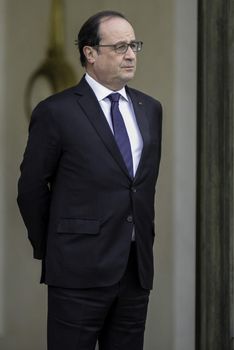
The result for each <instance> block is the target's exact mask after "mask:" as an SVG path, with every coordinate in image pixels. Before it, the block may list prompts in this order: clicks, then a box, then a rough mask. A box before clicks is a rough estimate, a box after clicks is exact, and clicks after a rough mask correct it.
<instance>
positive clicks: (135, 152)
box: [85, 73, 143, 175]
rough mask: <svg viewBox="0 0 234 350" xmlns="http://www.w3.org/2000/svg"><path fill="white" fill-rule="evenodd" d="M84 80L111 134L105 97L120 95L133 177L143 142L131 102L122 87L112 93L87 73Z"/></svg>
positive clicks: (108, 102) (107, 103) (109, 112)
mask: <svg viewBox="0 0 234 350" xmlns="http://www.w3.org/2000/svg"><path fill="white" fill-rule="evenodd" d="M85 79H86V81H87V83H88V84H89V85H90V87H91V88H92V90H93V92H94V93H95V95H96V97H97V100H98V102H99V103H100V106H101V108H102V110H103V113H104V115H105V117H106V120H107V122H108V124H109V126H110V128H111V131H112V132H113V126H112V120H111V102H110V100H109V98H108V97H107V96H108V95H110V94H112V93H114V92H118V93H119V94H120V95H121V96H120V99H119V109H120V112H121V114H122V117H123V120H124V123H125V126H126V129H127V133H128V137H129V141H130V145H131V151H132V161H133V175H135V174H136V170H137V167H138V164H139V161H140V157H141V152H142V148H143V141H142V137H141V133H140V130H139V128H138V125H137V121H136V116H135V113H134V110H133V105H132V101H131V100H130V98H129V97H128V95H127V93H126V90H125V87H123V88H122V89H121V90H119V91H112V90H110V89H108V88H106V87H105V86H103V85H101V84H100V83H98V82H97V81H96V80H94V79H93V78H92V77H91V76H90V75H89V74H88V73H86V75H85Z"/></svg>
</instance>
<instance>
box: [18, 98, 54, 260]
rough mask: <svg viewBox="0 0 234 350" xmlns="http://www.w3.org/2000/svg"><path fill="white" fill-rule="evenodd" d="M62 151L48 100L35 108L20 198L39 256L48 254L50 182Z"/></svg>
mask: <svg viewBox="0 0 234 350" xmlns="http://www.w3.org/2000/svg"><path fill="white" fill-rule="evenodd" d="M60 155H61V140H60V135H59V130H58V126H57V125H56V122H55V119H54V118H53V113H52V111H51V110H50V109H49V108H48V106H47V104H46V103H43V102H42V103H40V104H39V105H38V106H37V107H36V109H35V110H34V112H33V114H32V118H31V122H30V125H29V137H28V142H27V146H26V149H25V153H24V157H23V161H22V164H21V166H20V170H21V175H20V178H19V181H18V197H17V202H18V206H19V209H20V212H21V215H22V217H23V220H24V223H25V226H26V227H27V230H28V238H29V240H30V242H31V244H32V247H33V256H34V258H35V259H42V258H43V256H44V254H45V245H46V236H47V228H48V217H49V207H50V182H51V180H52V178H53V176H55V173H56V168H57V166H58V162H59V158H60Z"/></svg>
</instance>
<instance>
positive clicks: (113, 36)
mask: <svg viewBox="0 0 234 350" xmlns="http://www.w3.org/2000/svg"><path fill="white" fill-rule="evenodd" d="M99 35H100V38H101V40H102V41H104V40H105V41H106V40H112V42H118V41H130V40H134V39H135V33H134V30H133V28H132V26H131V24H130V23H129V22H128V21H126V20H125V19H124V18H120V17H113V18H105V19H103V20H102V21H101V23H100V26H99Z"/></svg>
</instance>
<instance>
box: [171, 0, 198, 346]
mask: <svg viewBox="0 0 234 350" xmlns="http://www.w3.org/2000/svg"><path fill="white" fill-rule="evenodd" d="M175 4H176V6H175V17H174V19H175V31H174V53H175V55H174V66H175V70H174V72H175V79H174V108H173V110H174V116H173V119H174V139H173V140H174V148H173V149H174V151H173V153H174V154H173V158H172V159H173V169H174V176H173V194H174V195H173V201H174V203H173V218H172V221H173V231H174V234H173V250H174V254H173V259H174V261H173V276H174V293H173V298H174V301H173V307H174V312H173V317H174V321H173V324H174V342H173V350H188V349H190V350H193V349H194V348H195V227H196V222H195V220H196V217H195V213H196V119H197V117H196V89H197V84H196V81H197V1H194V0H176V1H175Z"/></svg>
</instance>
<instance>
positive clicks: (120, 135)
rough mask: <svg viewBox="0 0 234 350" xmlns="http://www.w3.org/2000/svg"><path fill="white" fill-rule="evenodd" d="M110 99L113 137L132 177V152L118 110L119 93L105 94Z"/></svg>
mask: <svg viewBox="0 0 234 350" xmlns="http://www.w3.org/2000/svg"><path fill="white" fill-rule="evenodd" d="M107 97H108V98H109V100H110V101H111V118H112V125H113V130H114V137H115V140H116V143H117V145H118V147H119V150H120V152H121V154H122V157H123V159H124V162H125V164H126V166H127V169H128V172H129V174H130V175H131V177H132V178H133V161H132V152H131V145H130V141H129V137H128V133H127V129H126V127H125V124H124V120H123V117H122V114H121V113H120V110H119V98H120V94H119V93H113V94H110V95H109V96H107Z"/></svg>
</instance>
